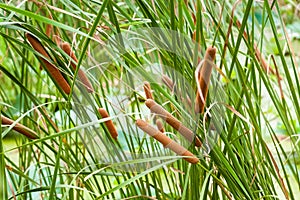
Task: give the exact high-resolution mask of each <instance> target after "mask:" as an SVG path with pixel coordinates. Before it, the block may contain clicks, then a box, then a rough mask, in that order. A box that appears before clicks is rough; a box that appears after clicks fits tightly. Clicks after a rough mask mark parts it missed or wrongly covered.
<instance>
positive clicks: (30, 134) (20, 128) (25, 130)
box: [1, 115, 39, 139]
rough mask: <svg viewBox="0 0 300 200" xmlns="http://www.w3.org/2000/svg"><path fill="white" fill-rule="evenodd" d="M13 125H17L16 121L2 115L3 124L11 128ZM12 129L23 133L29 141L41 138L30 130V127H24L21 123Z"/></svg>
mask: <svg viewBox="0 0 300 200" xmlns="http://www.w3.org/2000/svg"><path fill="white" fill-rule="evenodd" d="M13 123H15V121H13V120H12V119H9V118H7V117H5V116H3V115H1V124H3V125H8V126H10V125H12V124H13ZM12 129H13V130H15V131H17V132H19V133H21V134H22V135H24V136H26V137H27V138H29V139H38V138H39V137H38V136H37V133H36V132H34V131H33V130H31V129H30V128H28V127H26V126H24V125H22V124H20V123H16V125H15V126H14V127H12Z"/></svg>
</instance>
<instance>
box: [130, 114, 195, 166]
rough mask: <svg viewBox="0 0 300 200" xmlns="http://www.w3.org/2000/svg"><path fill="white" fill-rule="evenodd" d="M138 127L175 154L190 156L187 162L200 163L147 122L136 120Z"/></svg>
mask: <svg viewBox="0 0 300 200" xmlns="http://www.w3.org/2000/svg"><path fill="white" fill-rule="evenodd" d="M136 125H137V126H138V127H139V128H140V129H142V130H143V131H145V132H146V133H147V134H148V135H150V136H151V137H153V138H154V139H156V140H157V141H159V142H160V143H161V144H162V145H163V146H164V147H165V148H168V149H170V150H172V151H173V152H175V153H176V154H177V155H180V156H189V157H188V158H184V159H185V160H186V161H188V162H190V163H192V164H196V163H198V162H199V159H198V158H197V157H196V156H195V155H194V154H192V153H191V152H190V151H188V150H187V149H186V148H184V147H183V146H181V145H180V144H178V143H177V142H175V141H174V140H172V139H171V138H169V137H168V136H166V135H165V134H163V133H162V132H160V131H159V130H157V129H155V128H154V127H152V126H150V125H149V124H148V123H147V122H145V121H143V120H141V119H138V120H136Z"/></svg>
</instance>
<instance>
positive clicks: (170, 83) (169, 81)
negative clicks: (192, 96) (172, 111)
mask: <svg viewBox="0 0 300 200" xmlns="http://www.w3.org/2000/svg"><path fill="white" fill-rule="evenodd" d="M161 79H162V82H163V83H164V84H165V85H166V86H167V87H168V88H169V89H170V90H171V91H173V90H174V83H173V81H172V79H170V77H168V76H167V75H163V76H162V78H161Z"/></svg>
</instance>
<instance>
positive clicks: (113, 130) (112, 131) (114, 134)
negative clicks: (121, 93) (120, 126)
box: [98, 108, 118, 140]
mask: <svg viewBox="0 0 300 200" xmlns="http://www.w3.org/2000/svg"><path fill="white" fill-rule="evenodd" d="M98 111H99V113H100V115H101V117H102V118H107V117H109V115H108V113H107V111H106V110H105V109H104V108H99V109H98ZM105 125H106V127H107V129H108V131H109V133H110V135H111V137H112V138H114V139H115V140H117V138H118V132H117V129H116V127H115V125H114V123H113V121H112V120H108V121H106V122H105Z"/></svg>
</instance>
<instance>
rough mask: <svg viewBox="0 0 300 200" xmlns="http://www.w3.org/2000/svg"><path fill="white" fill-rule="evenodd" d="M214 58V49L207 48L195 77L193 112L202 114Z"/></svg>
mask: <svg viewBox="0 0 300 200" xmlns="http://www.w3.org/2000/svg"><path fill="white" fill-rule="evenodd" d="M215 57H216V48H214V47H208V48H207V50H206V53H205V57H204V60H203V61H202V62H201V63H200V64H199V65H198V67H197V69H196V71H195V76H196V81H197V88H198V89H197V93H196V100H195V112H196V113H203V112H204V106H205V101H206V97H207V93H208V87H209V81H210V76H211V72H212V68H213V65H214V63H213V62H214V60H215Z"/></svg>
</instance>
